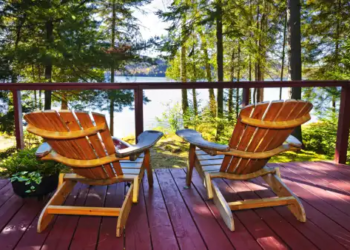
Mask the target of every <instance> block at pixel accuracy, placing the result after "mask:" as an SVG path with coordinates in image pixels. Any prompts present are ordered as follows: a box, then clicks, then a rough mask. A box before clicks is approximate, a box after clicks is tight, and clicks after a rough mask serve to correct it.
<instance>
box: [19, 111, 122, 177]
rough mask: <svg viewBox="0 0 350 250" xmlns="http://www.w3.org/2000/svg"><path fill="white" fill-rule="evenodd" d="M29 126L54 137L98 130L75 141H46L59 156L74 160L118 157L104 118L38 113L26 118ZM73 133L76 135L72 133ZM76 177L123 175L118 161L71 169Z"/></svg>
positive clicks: (56, 139)
mask: <svg viewBox="0 0 350 250" xmlns="http://www.w3.org/2000/svg"><path fill="white" fill-rule="evenodd" d="M24 119H25V120H26V121H27V122H28V126H30V127H31V128H32V129H39V130H40V131H42V134H46V133H48V134H50V133H51V134H54V133H53V132H74V131H76V132H77V133H75V134H79V133H84V132H87V131H92V130H94V129H95V130H96V129H99V132H98V133H86V134H88V135H86V136H83V137H81V136H80V137H79V138H76V137H74V136H68V137H67V136H65V137H64V138H52V136H50V137H51V138H45V135H43V136H42V137H43V138H44V140H45V141H46V142H47V143H48V144H49V145H50V146H51V148H52V149H53V150H54V151H55V152H56V153H57V154H59V155H61V156H64V157H66V158H69V159H74V160H93V159H99V158H102V157H106V156H109V155H114V154H115V152H116V151H115V146H114V143H113V140H112V137H111V134H110V132H109V129H108V126H107V122H106V119H105V116H104V115H102V114H97V113H92V116H90V114H89V113H86V112H72V111H69V110H63V111H58V112H57V111H52V110H50V111H38V112H32V113H30V114H27V115H25V116H24ZM72 134H74V133H72ZM72 169H73V171H74V172H76V173H77V174H79V175H81V176H84V177H87V178H90V179H108V178H112V177H115V176H116V175H122V174H123V171H122V169H121V166H120V163H119V161H116V162H113V163H112V164H105V165H103V166H102V165H101V166H98V167H93V168H72Z"/></svg>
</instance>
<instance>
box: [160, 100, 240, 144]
mask: <svg viewBox="0 0 350 250" xmlns="http://www.w3.org/2000/svg"><path fill="white" fill-rule="evenodd" d="M166 107H167V110H166V111H165V112H164V113H163V114H162V117H160V118H159V117H157V121H158V124H159V126H158V127H157V130H161V131H162V132H163V133H164V134H165V135H166V134H167V133H169V134H172V133H175V132H176V130H179V129H182V128H184V127H185V126H184V125H186V126H187V127H188V128H190V129H194V130H197V131H198V132H199V133H201V134H202V135H203V137H204V138H205V139H206V140H208V141H216V142H217V143H221V144H228V142H229V140H230V138H231V136H232V131H233V128H234V124H235V121H229V120H228V119H227V118H222V119H220V118H217V117H213V116H212V115H211V113H210V110H209V107H205V108H203V110H200V111H199V114H198V115H195V112H194V109H193V108H192V107H191V106H190V107H189V109H188V112H187V114H186V115H185V116H183V114H182V108H181V105H180V104H179V103H176V104H175V105H171V104H166ZM219 125H221V126H222V127H223V128H224V130H223V134H222V135H220V137H219V138H218V139H217V140H216V133H217V127H218V126H219Z"/></svg>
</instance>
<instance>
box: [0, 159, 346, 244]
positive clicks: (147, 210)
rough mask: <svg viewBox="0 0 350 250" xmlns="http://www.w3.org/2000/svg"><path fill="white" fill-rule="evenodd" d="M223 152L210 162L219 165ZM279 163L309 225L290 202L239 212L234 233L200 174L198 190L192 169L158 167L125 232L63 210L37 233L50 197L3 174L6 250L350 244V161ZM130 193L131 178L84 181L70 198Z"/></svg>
mask: <svg viewBox="0 0 350 250" xmlns="http://www.w3.org/2000/svg"><path fill="white" fill-rule="evenodd" d="M219 158H220V157H216V158H213V159H211V158H205V157H204V158H203V159H202V160H205V161H207V163H208V164H209V165H208V166H209V167H212V166H213V167H214V165H215V164H217V161H218V160H220V159H219ZM212 164H213V165H212ZM277 165H278V166H281V172H282V178H283V179H284V181H285V183H286V184H287V185H288V186H289V187H290V188H291V189H292V190H293V191H294V192H295V193H296V194H297V195H298V196H299V197H300V198H301V200H302V202H303V204H304V207H305V211H306V215H307V222H306V223H301V222H298V221H297V220H296V219H295V217H294V216H293V215H292V214H291V213H290V212H289V210H288V209H287V208H286V207H275V208H262V209H251V210H245V211H235V212H233V218H234V220H235V229H236V230H235V231H234V232H231V231H229V230H228V229H227V227H226V226H225V224H224V222H223V220H222V218H221V217H220V214H219V212H218V210H217V208H216V207H215V205H214V204H213V202H212V201H210V200H207V198H206V190H205V188H204V187H203V184H202V181H201V179H200V177H199V175H198V173H197V172H194V173H193V179H192V186H191V188H189V189H185V188H184V186H185V176H186V173H185V170H184V169H157V170H156V171H155V172H154V187H153V188H150V187H149V186H148V182H147V177H145V178H144V180H143V184H142V185H141V187H140V195H139V202H138V204H135V205H133V207H132V210H131V213H130V216H129V219H128V222H127V226H126V231H125V234H124V235H123V236H122V237H121V238H116V237H115V230H116V222H117V218H114V217H103V218H101V217H86V216H57V218H56V219H55V220H54V221H53V222H52V223H51V225H50V226H49V227H48V228H47V230H45V231H44V232H43V233H42V234H37V233H36V223H37V220H38V216H39V214H40V211H41V209H42V208H43V206H44V204H45V202H47V199H48V198H46V199H45V200H44V201H38V200H36V199H21V198H19V197H17V196H16V195H14V194H13V191H12V188H11V183H9V181H8V180H0V249H1V250H2V249H19V250H26V249H28V250H29V249H31V250H33V249H35V250H36V249H38V250H39V249H43V250H50V249H117V250H119V249H120V250H121V249H128V250H129V249H145V250H148V249H156V250H162V249H350V167H349V166H346V165H336V164H334V163H332V162H304V163H295V162H294V163H286V164H271V165H270V166H277ZM216 182H217V183H218V186H219V187H220V189H221V191H222V193H223V195H224V196H225V197H226V198H227V199H228V200H231V201H233V200H238V199H254V198H259V197H260V198H267V197H271V196H273V195H274V194H273V193H272V191H271V190H270V189H269V188H268V187H267V185H266V184H265V183H264V182H263V180H262V178H257V179H254V180H252V181H249V182H241V181H228V180H222V179H217V180H216ZM125 192H126V187H125V184H123V183H118V184H113V185H110V186H108V187H106V186H100V187H89V186H87V185H84V184H78V185H76V187H75V188H74V190H73V192H72V193H71V194H70V195H69V196H68V198H67V200H66V202H65V204H66V205H80V206H82V205H87V206H109V207H118V206H120V205H121V204H122V201H123V199H124V195H125Z"/></svg>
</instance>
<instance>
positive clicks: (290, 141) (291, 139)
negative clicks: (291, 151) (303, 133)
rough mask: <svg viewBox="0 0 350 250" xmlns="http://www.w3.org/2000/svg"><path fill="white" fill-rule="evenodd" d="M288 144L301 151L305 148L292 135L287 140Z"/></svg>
mask: <svg viewBox="0 0 350 250" xmlns="http://www.w3.org/2000/svg"><path fill="white" fill-rule="evenodd" d="M286 143H287V144H288V145H289V146H292V147H295V148H299V149H301V148H302V147H303V144H302V143H301V142H300V141H299V140H298V139H297V138H295V137H294V136H292V135H290V136H288V138H287V139H286Z"/></svg>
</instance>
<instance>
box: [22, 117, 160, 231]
mask: <svg viewBox="0 0 350 250" xmlns="http://www.w3.org/2000/svg"><path fill="white" fill-rule="evenodd" d="M91 118H93V119H91ZM24 119H25V120H26V121H27V122H28V127H27V131H29V132H31V133H33V134H36V135H39V136H41V137H43V138H44V140H45V143H43V144H42V145H41V146H40V147H39V148H38V150H37V152H36V155H37V157H39V158H40V159H41V160H53V161H57V162H61V163H63V164H65V165H67V166H70V167H71V168H72V170H73V172H74V173H68V174H60V180H59V186H58V188H57V190H56V193H55V194H54V195H53V196H52V198H51V199H50V201H49V202H48V203H47V205H46V206H45V208H44V209H43V211H42V212H41V215H40V218H39V221H38V225H37V231H38V232H39V233H40V232H42V231H43V230H45V228H46V227H47V226H48V225H49V223H50V222H51V221H52V219H53V218H54V215H58V214H66V215H94V216H118V220H117V233H116V235H117V237H119V236H120V235H121V233H122V231H123V229H124V226H125V224H126V221H127V218H128V215H129V212H130V210H131V205H132V202H134V203H137V200H138V194H139V183H140V181H141V180H142V177H143V174H144V170H146V171H147V174H148V181H149V184H150V186H152V184H153V178H152V169H151V166H150V152H149V149H150V148H151V147H152V146H153V145H154V144H155V143H156V142H157V141H158V140H159V139H160V138H161V137H162V135H163V134H162V133H161V132H157V131H145V132H143V133H142V134H141V135H139V136H138V143H137V144H136V145H134V146H129V147H127V148H124V149H120V150H119V149H118V148H116V147H115V145H114V143H113V138H112V137H111V134H110V132H109V129H108V126H107V123H106V119H105V117H104V115H101V114H97V113H92V116H90V115H89V113H85V112H71V111H69V110H67V111H59V112H56V111H44V112H41V111H39V112H33V113H30V114H27V115H25V116H24ZM124 145H126V143H124ZM130 160H132V161H135V163H134V164H130V163H129V161H130ZM127 163H129V164H127ZM128 166H129V167H128ZM77 182H81V183H85V184H89V185H109V184H113V183H117V182H131V185H130V187H129V190H128V192H127V195H126V197H125V199H124V202H123V205H122V207H121V208H105V207H75V206H63V205H62V204H63V203H64V201H65V199H66V197H67V196H68V195H69V193H70V192H71V191H72V189H73V188H74V186H75V184H76V183H77Z"/></svg>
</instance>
